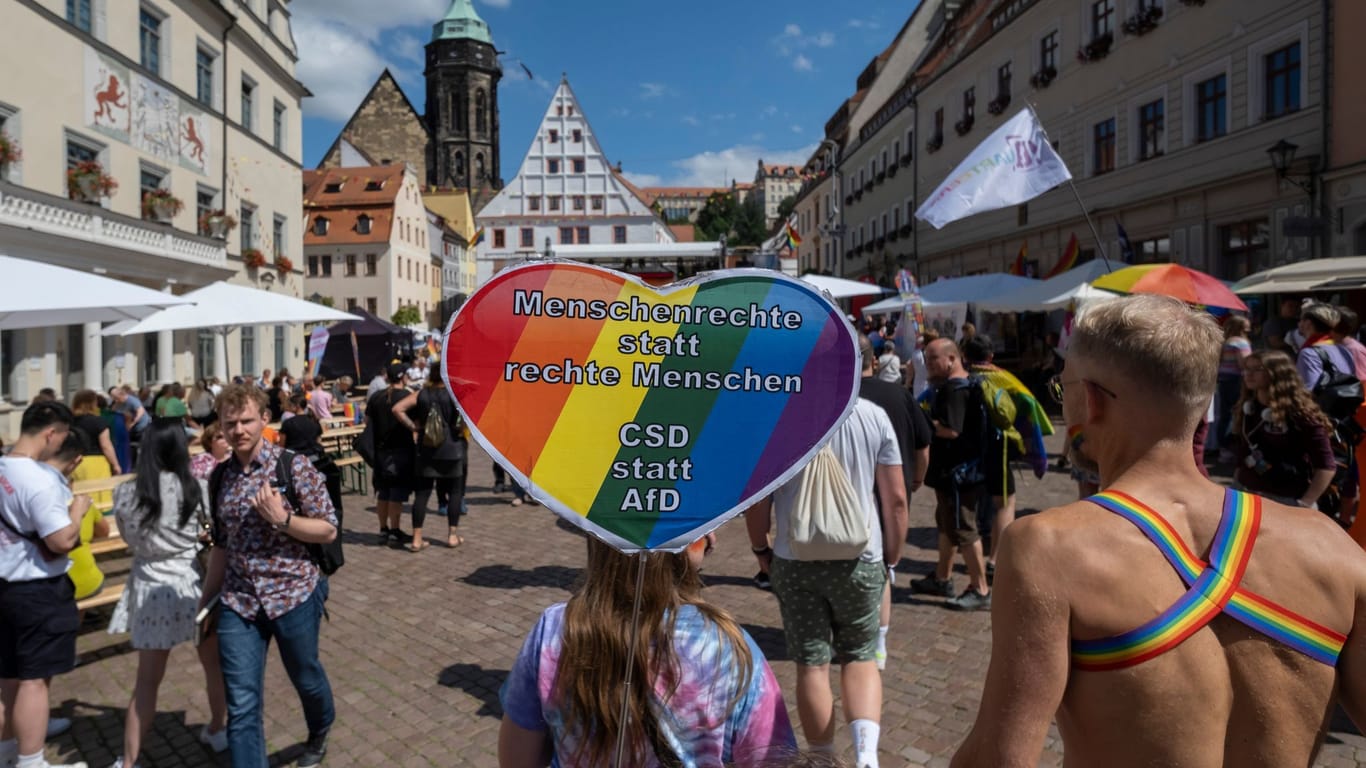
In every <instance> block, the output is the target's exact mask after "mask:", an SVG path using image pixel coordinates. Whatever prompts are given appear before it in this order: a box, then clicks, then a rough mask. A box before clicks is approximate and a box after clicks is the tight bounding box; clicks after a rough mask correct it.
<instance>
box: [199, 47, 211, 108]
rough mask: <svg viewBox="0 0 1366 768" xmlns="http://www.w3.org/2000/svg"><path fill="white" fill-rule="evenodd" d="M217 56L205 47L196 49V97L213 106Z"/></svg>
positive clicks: (208, 105)
mask: <svg viewBox="0 0 1366 768" xmlns="http://www.w3.org/2000/svg"><path fill="white" fill-rule="evenodd" d="M215 58H217V57H216V56H214V55H213V51H208V50H205V49H203V48H197V49H195V53H194V80H195V98H196V99H198V100H199V103H200V104H203V105H204V106H206V107H212V106H213V63H214V59H215Z"/></svg>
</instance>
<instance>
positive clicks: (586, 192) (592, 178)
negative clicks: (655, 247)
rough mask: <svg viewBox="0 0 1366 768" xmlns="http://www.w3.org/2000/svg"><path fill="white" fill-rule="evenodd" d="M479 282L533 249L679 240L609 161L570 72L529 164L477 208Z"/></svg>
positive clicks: (557, 92)
mask: <svg viewBox="0 0 1366 768" xmlns="http://www.w3.org/2000/svg"><path fill="white" fill-rule="evenodd" d="M477 220H478V225H479V226H480V227H482V228H483V229H484V239H483V242H481V243H480V244H479V246H478V251H477V253H478V263H479V282H480V283H481V284H482V283H483V282H484V281H486V280H487V279H488V278H489V277H490V276H492V274H493V273H494V272H496V271H497V270H498V269H501V268H502V266H503V265H504V264H505V263H507V262H510V261H516V260H520V259H522V258H524V257H525V256H526V255H527V254H529V253H531V252H533V251H534V252H539V253H544V252H545V249H546V240H547V238H549V242H550V250H551V252H552V253H553V252H554V251H555V249H556V248H557V247H558V246H561V245H625V244H641V243H672V242H674V235H673V232H672V231H670V229H669V227H668V225H667V224H665V223H664V221H663V220H661V219H660V218H659V217H658V216H657V215H655V213H654V211H653V210H651V209H650V206H649V205H647V204H646V202H645V200H644V199H643V196H642V195H641V193H640V190H638V189H636V187H635V186H634V185H632V184H631V183H630V182H628V181H627V180H626V179H625V178H624V177H623V176H622V175H621V173H620V171H619V170H617V169H614V168H613V167H612V166H611V165H610V164H609V163H608V162H607V157H606V155H604V154H603V151H602V147H601V146H600V145H599V144H598V140H597V136H596V135H595V134H594V133H593V129H592V127H591V126H589V124H588V118H587V116H585V115H584V113H583V110H582V109H581V108H580V105H579V101H578V99H577V98H576V97H575V96H574V91H573V89H571V88H570V87H569V81H568V80H567V79H562V80H560V86H559V88H557V89H556V90H555V95H554V97H553V98H551V100H550V106H549V107H548V108H547V109H546V112H545V117H543V118H541V126H540V128H538V129H537V131H536V137H535V138H534V139H532V142H531V148H530V149H529V150H527V153H526V157H525V158H523V159H522V166H521V168H520V169H519V170H518V171H517V176H516V178H514V179H512V181H510V182H509V183H508V185H507V186H506V187H504V188H503V190H502V191H501V192H499V193H498V196H497V197H495V198H493V199H492V200H490V201H489V203H488V205H486V206H484V208H483V209H482V210H481V211H479V213H478V215H477Z"/></svg>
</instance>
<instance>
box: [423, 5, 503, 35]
mask: <svg viewBox="0 0 1366 768" xmlns="http://www.w3.org/2000/svg"><path fill="white" fill-rule="evenodd" d="M432 40H433V42H435V41H437V40H477V41H479V42H481V43H488V44H489V45H493V36H492V35H490V34H489V25H488V24H486V23H484V20H483V19H481V18H479V14H478V13H477V12H476V11H475V10H474V4H473V3H472V2H470V0H451V7H450V10H448V11H446V17H445V18H444V19H442V20H441V21H438V22H437V23H435V24H433V25H432Z"/></svg>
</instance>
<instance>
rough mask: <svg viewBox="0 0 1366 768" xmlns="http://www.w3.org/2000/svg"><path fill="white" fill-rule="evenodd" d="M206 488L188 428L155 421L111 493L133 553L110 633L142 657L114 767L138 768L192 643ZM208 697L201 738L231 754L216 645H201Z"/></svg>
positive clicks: (210, 641) (213, 642)
mask: <svg viewBox="0 0 1366 768" xmlns="http://www.w3.org/2000/svg"><path fill="white" fill-rule="evenodd" d="M207 503H208V489H207V486H206V484H205V483H204V481H202V480H197V479H195V478H194V477H193V476H191V474H190V454H189V449H188V446H187V445H186V438H185V430H184V428H183V427H181V426H180V425H179V424H176V423H162V422H154V423H153V424H152V425H151V426H149V427H148V428H147V432H146V434H145V435H144V436H143V438H142V450H141V451H140V452H139V454H138V464H137V471H136V478H135V479H134V480H132V481H130V482H127V483H124V484H123V485H120V486H119V487H118V488H116V489H115V490H114V514H115V515H116V516H117V518H118V521H119V531H120V532H122V535H123V538H124V540H125V541H126V542H127V543H128V549H129V551H130V552H132V554H133V565H132V567H131V569H130V570H129V575H128V584H127V585H126V587H125V588H124V591H123V596H122V597H120V598H119V604H118V607H116V608H115V609H114V618H113V620H112V621H110V623H109V632H110V633H111V634H114V633H122V632H128V633H131V635H132V638H131V644H132V646H133V648H134V649H136V650H137V652H138V675H137V683H136V685H135V686H134V688H133V697H132V701H130V702H129V704H128V716H127V719H126V720H125V722H124V729H123V757H122V758H120V760H119V761H118V762H116V763H115V764H114V766H115V768H125V767H126V768H133V766H135V765H136V764H137V758H138V754H139V753H140V752H141V750H142V742H143V739H145V738H146V736H147V731H148V729H150V728H151V726H152V720H153V718H154V717H155V716H156V704H157V689H158V688H159V687H160V686H161V679H162V677H163V676H164V675H165V673H166V660H167V658H168V657H169V656H170V654H171V649H172V648H173V647H175V646H176V645H179V644H180V643H184V642H189V641H192V640H194V639H195V631H196V628H195V615H196V613H197V612H198V606H199V597H200V588H201V584H202V578H203V575H202V574H201V573H200V571H199V567H198V563H197V560H196V558H195V553H196V550H197V548H198V546H199V527H200V522H199V515H200V514H203V513H204V510H206V509H207V506H206V505H207ZM199 661H200V664H202V665H203V667H204V681H205V687H206V689H207V691H208V695H209V711H210V713H211V717H210V720H211V721H210V723H209V724H208V725H206V726H204V729H203V730H202V731H201V732H200V734H199V740H200V741H201V742H202V743H204V744H206V745H208V746H210V747H211V748H212V749H213V750H214V751H215V752H222V751H223V750H225V749H227V742H228V739H227V730H226V727H225V722H226V719H227V704H226V702H225V699H224V692H223V673H222V670H221V669H220V668H219V664H218V642H217V638H216V637H212V636H211V637H209V638H206V639H205V640H204V642H202V643H200V645H199Z"/></svg>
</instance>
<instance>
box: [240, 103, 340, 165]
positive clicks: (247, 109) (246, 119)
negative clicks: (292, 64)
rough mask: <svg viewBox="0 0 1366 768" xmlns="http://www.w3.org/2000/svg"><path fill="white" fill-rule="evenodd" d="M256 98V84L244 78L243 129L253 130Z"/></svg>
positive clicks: (241, 121) (241, 120)
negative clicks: (253, 109)
mask: <svg viewBox="0 0 1366 768" xmlns="http://www.w3.org/2000/svg"><path fill="white" fill-rule="evenodd" d="M255 98H256V83H254V82H252V81H251V79H250V78H246V77H244V78H242V114H241V116H240V117H241V119H240V120H239V122H240V123H241V124H242V127H243V128H246V129H247V130H248V131H250V130H251V128H252V125H253V122H254V121H253V120H252V102H253V101H254V99H255ZM339 188H340V187H339Z"/></svg>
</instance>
